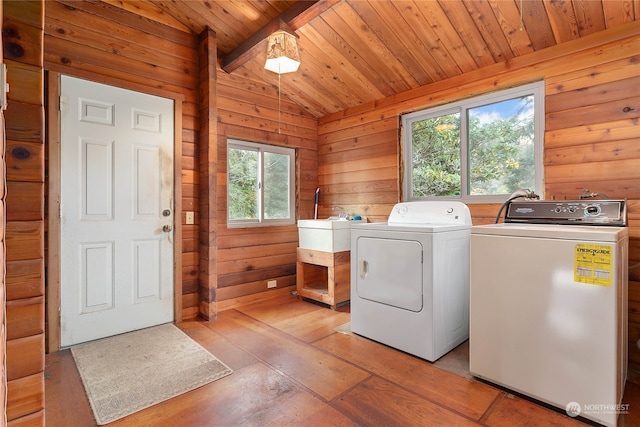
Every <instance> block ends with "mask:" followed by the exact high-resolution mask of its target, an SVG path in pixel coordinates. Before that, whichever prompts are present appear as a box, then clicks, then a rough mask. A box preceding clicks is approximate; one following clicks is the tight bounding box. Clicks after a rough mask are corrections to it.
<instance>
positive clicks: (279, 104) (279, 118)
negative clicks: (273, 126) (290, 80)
mask: <svg viewBox="0 0 640 427" xmlns="http://www.w3.org/2000/svg"><path fill="white" fill-rule="evenodd" d="M280 75H281V74H280V73H278V133H281V132H280Z"/></svg>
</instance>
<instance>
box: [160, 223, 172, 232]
mask: <svg viewBox="0 0 640 427" xmlns="http://www.w3.org/2000/svg"><path fill="white" fill-rule="evenodd" d="M171 230H172V227H171V226H170V225H165V226H163V227H162V231H164V232H165V233H168V232H170V231H171Z"/></svg>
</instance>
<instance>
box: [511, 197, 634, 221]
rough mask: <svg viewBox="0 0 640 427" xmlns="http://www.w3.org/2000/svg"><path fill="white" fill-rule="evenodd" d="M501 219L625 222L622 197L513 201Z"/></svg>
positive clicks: (625, 215) (625, 216)
mask: <svg viewBox="0 0 640 427" xmlns="http://www.w3.org/2000/svg"><path fill="white" fill-rule="evenodd" d="M504 222H519V223H534V224H564V225H611V226H617V227H625V226H626V225H627V204H626V200H589V201H587V200H562V201H555V200H538V201H536V200H533V201H531V200H529V201H522V202H518V201H514V202H511V203H510V204H509V206H508V208H507V213H506V216H505V219H504Z"/></svg>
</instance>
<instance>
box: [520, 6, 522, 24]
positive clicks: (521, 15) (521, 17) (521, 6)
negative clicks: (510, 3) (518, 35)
mask: <svg viewBox="0 0 640 427" xmlns="http://www.w3.org/2000/svg"><path fill="white" fill-rule="evenodd" d="M520 31H522V0H520Z"/></svg>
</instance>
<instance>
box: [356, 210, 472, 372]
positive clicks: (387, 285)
mask: <svg viewBox="0 0 640 427" xmlns="http://www.w3.org/2000/svg"><path fill="white" fill-rule="evenodd" d="M470 230H471V215H470V213H469V208H468V207H467V206H466V205H465V204H463V203H460V202H454V201H451V202H406V203H398V204H397V205H395V206H394V208H393V210H392V211H391V214H390V216H389V220H388V222H385V223H368V224H354V225H352V227H351V330H352V332H354V333H356V334H358V335H362V336H364V337H367V338H370V339H372V340H375V341H378V342H381V343H383V344H386V345H388V346H390V347H393V348H396V349H398V350H402V351H405V352H407V353H410V354H413V355H415V356H418V357H421V358H423V359H426V360H429V361H435V360H437V359H438V358H440V357H441V356H442V355H444V354H445V353H447V352H448V351H450V350H452V349H453V348H454V347H456V346H458V345H459V344H461V343H462V342H464V341H465V340H467V339H468V337H469V236H470Z"/></svg>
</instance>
